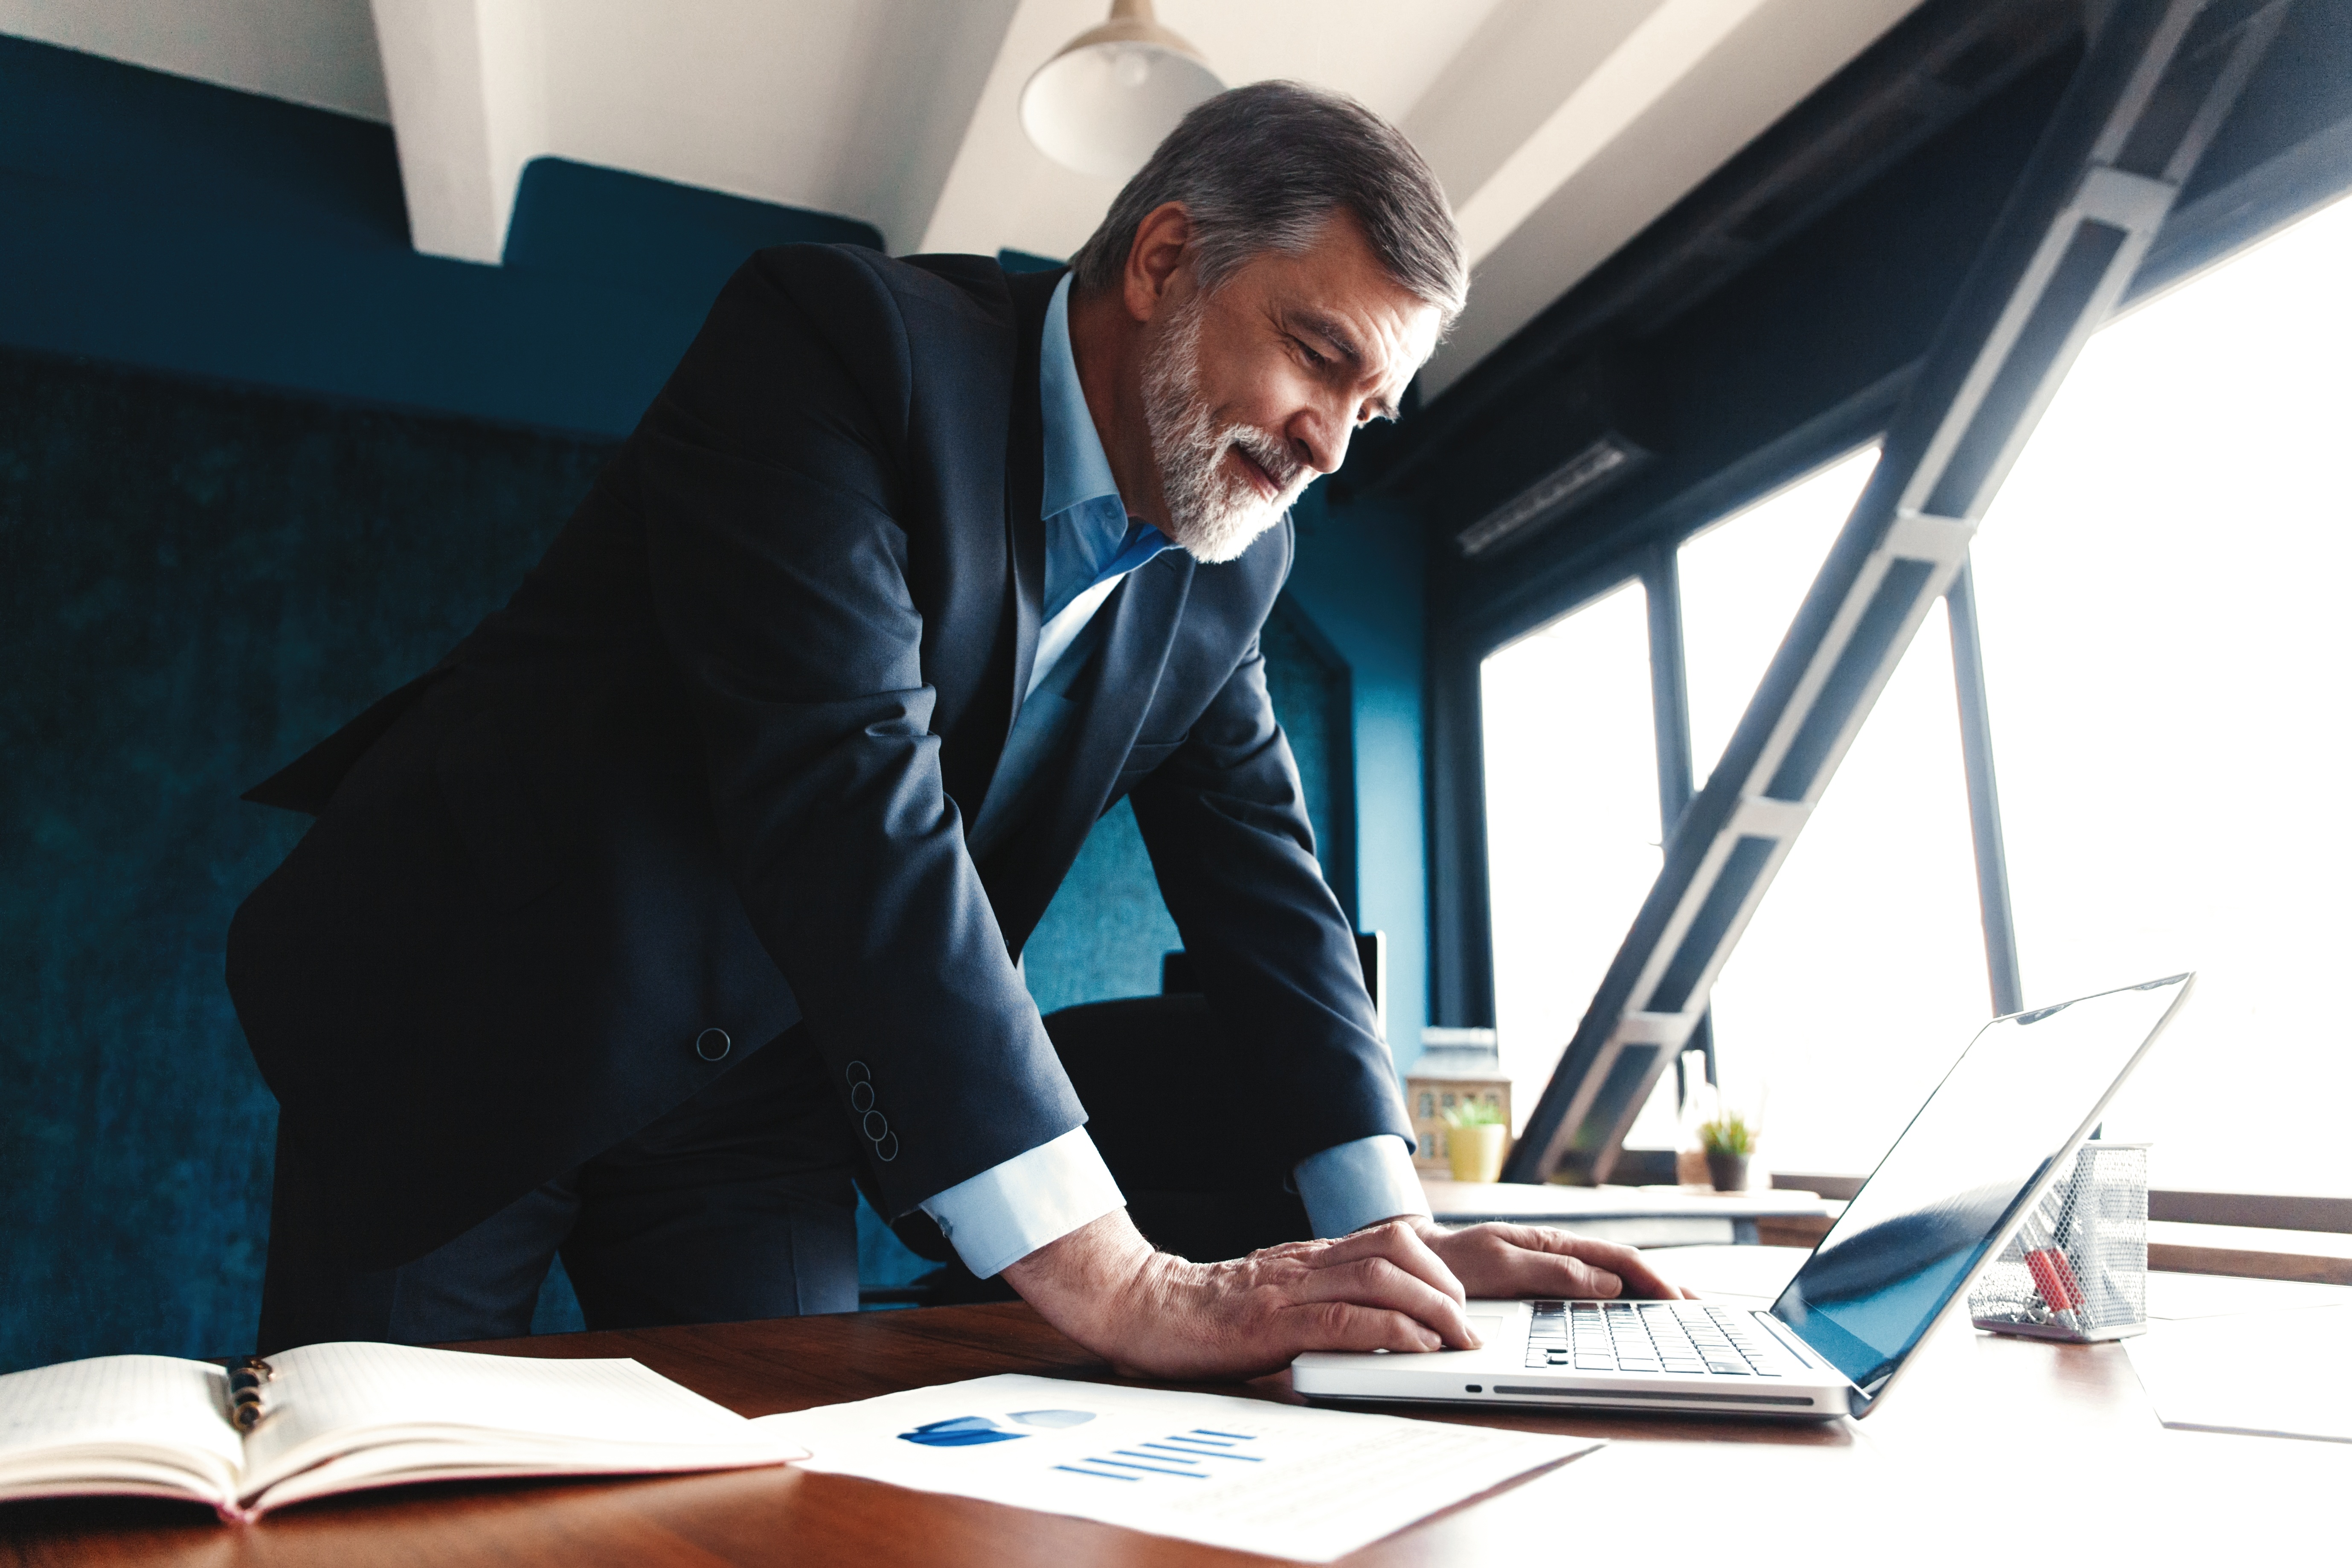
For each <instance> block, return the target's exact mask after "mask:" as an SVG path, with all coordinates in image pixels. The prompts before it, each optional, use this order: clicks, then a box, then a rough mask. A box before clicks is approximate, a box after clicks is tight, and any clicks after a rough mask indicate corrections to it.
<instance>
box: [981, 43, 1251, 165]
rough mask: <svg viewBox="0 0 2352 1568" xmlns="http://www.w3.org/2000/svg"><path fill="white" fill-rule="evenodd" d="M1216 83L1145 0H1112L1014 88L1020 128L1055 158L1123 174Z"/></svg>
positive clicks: (1217, 87)
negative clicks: (1106, 15) (1098, 20)
mask: <svg viewBox="0 0 2352 1568" xmlns="http://www.w3.org/2000/svg"><path fill="white" fill-rule="evenodd" d="M1224 89H1225V84H1224V83H1223V81H1221V80H1219V79H1218V78H1217V73H1216V72H1215V71H1213V70H1211V69H1210V68H1209V62H1208V61H1206V60H1204V59H1202V58H1201V51H1200V50H1198V49H1196V48H1194V47H1192V45H1190V44H1188V43H1186V42H1185V41H1184V40H1183V39H1182V38H1181V37H1177V36H1176V35H1175V34H1174V33H1171V32H1170V31H1169V30H1168V29H1167V28H1165V27H1163V26H1160V24H1159V23H1158V22H1157V21H1155V20H1154V19H1153V18H1152V15H1151V5H1150V0H1117V3H1116V4H1114V5H1112V6H1111V13H1110V20H1108V22H1105V23H1104V24H1103V25H1102V26H1098V27H1089V28H1088V29H1087V31H1085V32H1083V33H1080V34H1079V35H1078V36H1077V37H1075V38H1072V39H1071V40H1070V41H1069V42H1068V43H1067V44H1066V45H1065V46H1063V48H1062V51H1061V53H1059V54H1057V55H1055V57H1054V58H1052V59H1050V60H1047V61H1046V62H1045V64H1044V65H1042V66H1040V67H1038V68H1037V72H1036V74H1035V75H1034V76H1032V77H1031V78H1030V79H1029V83H1028V85H1027V86H1026V87H1024V88H1023V89H1021V128H1022V129H1023V130H1024V131H1026V132H1028V133H1029V140H1030V141H1032V142H1035V143H1036V144H1037V148H1038V151H1040V152H1042V153H1045V155H1046V156H1047V157H1049V158H1051V159H1053V160H1054V161H1055V163H1060V164H1062V165H1064V166H1065V167H1066V168H1071V169H1076V170H1077V171H1078V172H1079V173H1080V174H1099V175H1102V176H1104V177H1106V178H1108V179H1114V180H1124V179H1126V178H1127V177H1128V176H1129V174H1134V173H1135V172H1136V171H1137V170H1138V169H1140V168H1141V167H1143V164H1144V161H1145V160H1146V159H1148V158H1150V156H1151V150H1152V149H1153V148H1155V147H1157V146H1159V145H1160V140H1161V139H1162V138H1163V137H1165V136H1166V135H1167V134H1168V133H1169V132H1171V131H1173V130H1175V129H1176V122H1177V121H1180V120H1181V119H1183V118H1184V115H1185V113H1186V111H1187V110H1191V109H1192V107H1193V106H1194V105H1195V104H1198V103H1201V102H1202V101H1203V100H1207V99H1211V98H1214V97H1215V96H1216V95H1217V94H1218V93H1220V92H1223V90H1224Z"/></svg>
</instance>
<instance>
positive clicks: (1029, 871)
mask: <svg viewBox="0 0 2352 1568" xmlns="http://www.w3.org/2000/svg"><path fill="white" fill-rule="evenodd" d="M1193 571H1194V562H1193V560H1192V557H1191V556H1190V555H1187V554H1185V553H1184V552H1182V551H1181V550H1171V551H1169V552H1166V553H1164V554H1162V555H1161V556H1160V557H1159V558H1158V559H1157V560H1155V561H1153V562H1152V563H1150V565H1148V566H1144V567H1141V568H1139V569H1138V570H1137V571H1135V572H1133V573H1130V574H1129V575H1128V578H1127V580H1126V581H1125V582H1123V583H1121V584H1119V585H1118V590H1117V591H1116V592H1114V593H1113V594H1112V595H1111V596H1110V598H1109V600H1108V602H1107V603H1105V604H1104V605H1103V607H1102V608H1101V610H1099V611H1098V612H1097V617H1098V619H1099V620H1100V621H1101V623H1102V635H1101V638H1100V641H1099V642H1098V643H1097V646H1096V649H1095V655H1094V658H1093V660H1092V661H1091V664H1090V667H1089V668H1088V669H1087V671H1086V673H1085V674H1083V675H1082V676H1080V678H1079V679H1078V682H1077V685H1076V687H1075V688H1073V689H1072V690H1071V692H1070V697H1071V700H1072V701H1074V702H1076V704H1077V705H1078V715H1077V720H1076V726H1075V729H1074V730H1073V732H1072V734H1071V737H1070V741H1069V743H1068V745H1067V747H1066V750H1065V751H1064V752H1063V753H1062V757H1061V759H1060V764H1059V765H1058V766H1056V767H1054V768H1052V769H1050V770H1049V771H1048V772H1047V773H1045V774H1043V775H1041V776H1040V777H1039V778H1038V779H1037V780H1036V786H1035V787H1036V788H1037V791H1038V802H1037V805H1036V806H1035V808H1034V809H1033V810H1031V811H1029V812H1027V813H1025V814H1024V819H1023V821H1022V824H1021V826H1019V827H1017V828H1015V829H1014V830H1013V833H1012V835H1011V836H1010V837H1008V838H1007V839H1006V841H1005V842H1004V843H1003V845H1002V846H1001V847H999V848H998V849H997V850H996V851H995V853H994V854H992V855H991V856H990V858H989V859H990V868H991V869H992V870H997V871H999V872H1001V874H1002V875H1003V878H1004V879H1005V881H1006V884H1007V891H1008V893H1011V892H1013V889H1016V888H1017V889H1019V893H1016V894H1015V895H1014V896H1013V897H1012V898H1000V899H998V900H995V901H996V905H997V908H998V910H999V911H1000V913H1001V914H1003V915H1011V914H1012V913H1013V910H1031V911H1032V912H1033V913H1034V912H1040V911H1042V910H1044V908H1045V900H1046V898H1049V897H1050V896H1051V895H1052V890H1053V889H1054V888H1055V886H1056V885H1058V884H1059V883H1060V881H1061V879H1062V876H1063V873H1064V872H1066V871H1067V870H1068V869H1069V867H1070V862H1071V861H1072V860H1074V859H1075V858H1076V857H1077V853H1078V849H1079V847H1080V846H1081V845H1083V844H1084V843H1085V842H1086V837H1087V831H1088V830H1089V829H1091V828H1092V827H1093V826H1094V824H1095V820H1096V818H1097V817H1098V816H1101V814H1102V809H1103V803H1104V801H1105V800H1106V799H1107V798H1108V795H1109V794H1110V789H1111V785H1112V784H1114V783H1115V782H1116V781H1117V779H1118V770H1119V767H1120V765H1121V764H1122V763H1125V762H1126V760H1127V754H1128V752H1129V751H1130V750H1131V749H1132V748H1133V747H1134V745H1135V739H1136V735H1137V733H1138V731H1140V730H1141V728H1142V726H1143V718H1144V714H1145V713H1146V712H1147V711H1149V710H1150V707H1151V700H1152V698H1153V697H1154V696H1156V695H1158V692H1159V689H1160V672H1161V670H1162V669H1163V668H1165V667H1166V666H1167V663H1168V653H1169V649H1170V648H1171V647H1173V646H1174V645H1175V641H1176V627H1177V623H1178V622H1180V621H1181V619H1182V618H1183V615H1184V605H1185V603H1186V601H1187V600H1188V599H1189V598H1190V596H1191V595H1192V574H1193ZM992 880H993V879H992ZM1024 894H1025V895H1026V896H1025V897H1024V896H1021V895H1024ZM1026 934H1027V932H1026V931H1022V932H1021V933H1019V936H1015V933H1014V932H1013V931H1011V930H1009V929H1008V931H1006V935H1007V936H1008V937H1013V938H1014V940H1016V941H1017V940H1020V938H1021V937H1025V936H1026Z"/></svg>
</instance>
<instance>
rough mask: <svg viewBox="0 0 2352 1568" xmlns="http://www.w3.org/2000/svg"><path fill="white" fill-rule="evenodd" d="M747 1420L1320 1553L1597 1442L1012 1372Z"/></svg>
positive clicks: (1028, 1499) (1231, 1540)
mask: <svg viewBox="0 0 2352 1568" xmlns="http://www.w3.org/2000/svg"><path fill="white" fill-rule="evenodd" d="M752 1425H753V1426H759V1427H772V1428H773V1429H775V1430H776V1431H777V1432H778V1433H779V1434H780V1435H782V1436H786V1437H788V1438H789V1439H790V1440H791V1441H793V1442H794V1443H797V1444H800V1445H801V1446H802V1447H806V1448H808V1449H810V1450H812V1451H813V1452H814V1455H815V1458H812V1459H810V1460H808V1461H806V1462H805V1463H804V1464H803V1466H802V1468H803V1469H810V1470H824V1471H830V1472H832V1473H835V1474H837V1475H846V1476H862V1477H865V1478H866V1479H869V1480H877V1481H888V1482H890V1483H892V1484H893V1485H896V1486H902V1487H912V1488H914V1489H917V1490H919V1491H929V1492H948V1493H951V1494H953V1495H955V1496H958V1497H970V1498H980V1499H982V1500H986V1501H989V1502H1001V1503H1009V1504H1012V1505H1013V1506H1014V1507H1016V1508H1031V1509H1036V1510H1040V1511H1042V1512H1045V1513H1060V1514H1070V1515H1074V1516H1075V1517H1076V1518H1079V1519H1091V1520H1097V1521H1101V1522H1103V1523H1105V1524H1117V1525H1124V1526H1125V1527H1127V1528H1128V1529H1129V1530H1140V1531H1150V1533H1152V1534H1155V1535H1171V1536H1174V1537H1176V1538H1178V1539H1179V1540H1182V1541H1197V1542H1202V1544H1204V1545H1209V1546H1224V1547H1232V1548H1236V1549H1238V1550H1241V1551H1244V1552H1262V1553H1265V1555H1268V1556H1273V1557H1289V1558H1295V1559H1297V1560H1299V1561H1301V1562H1307V1563H1328V1562H1330V1561H1331V1560H1332V1559H1333V1558H1336V1557H1341V1556H1344V1555H1346V1554H1347V1553H1348V1552H1353V1551H1355V1550H1356V1549H1357V1548H1358V1547H1360V1546H1363V1545H1366V1544H1369V1543H1370V1542H1374V1541H1378V1540H1379V1539H1381V1537H1382V1536H1384V1535H1388V1534H1391V1533H1392V1532H1394V1531H1399V1530H1402V1529H1403V1528H1404V1527H1405V1526H1406V1525H1408V1524H1411V1523H1412V1522H1413V1521H1415V1520H1418V1519H1423V1518H1425V1517H1427V1516H1428V1515H1430V1514H1432V1513H1434V1512H1436V1511H1437V1510H1440V1509H1443V1508H1446V1507H1449V1506H1451V1505H1452V1504H1454V1503H1457V1502H1460V1501H1462V1500H1464V1499H1465V1498H1471V1497H1475V1496H1477V1495H1478V1494H1479V1493H1480V1492H1483V1491H1486V1490H1487V1489H1490V1488H1493V1487H1496V1486H1499V1485H1501V1484H1502V1483H1503V1482H1505V1481H1507V1480H1510V1479H1514V1478H1515V1477H1518V1476H1523V1475H1525V1474H1527V1473H1528V1471H1530V1470H1536V1469H1540V1468H1545V1467H1547V1466H1549V1465H1553V1464H1556V1463H1558V1462H1559V1461H1560V1460H1563V1459H1569V1458H1575V1457H1576V1456H1577V1455H1580V1454H1583V1453H1588V1452H1590V1451H1591V1450H1592V1449H1594V1448H1597V1447H1600V1446H1601V1443H1600V1440H1599V1439H1597V1438H1591V1437H1567V1436H1538V1435H1536V1434H1531V1433H1525V1432H1495V1431H1488V1430H1486V1429H1485V1428H1483V1427H1476V1426H1450V1425H1444V1424H1441V1423H1438V1422H1433V1421H1412V1420H1407V1419H1404V1418H1402V1417H1400V1416H1395V1415H1360V1414H1357V1413H1355V1412H1352V1411H1338V1410H1314V1409H1305V1408H1301V1407H1299V1406H1297V1405H1270V1404H1267V1403H1265V1401H1262V1400H1255V1399H1242V1398H1236V1397H1234V1396H1231V1395H1226V1394H1166V1393H1161V1392H1159V1391H1157V1390H1153V1389H1142V1388H1117V1387H1112V1386H1110V1385H1108V1384H1098V1383H1066V1382H1063V1381H1061V1380H1059V1379H1056V1378H1047V1377H1025V1376H1019V1375H1013V1374H1006V1375H1003V1376H998V1377H982V1378H976V1379H974V1380H972V1381H971V1382H969V1383H953V1384H946V1385H944V1386H941V1387H939V1388H919V1389H913V1390H910V1391H908V1392H907V1393H905V1394H885V1395H883V1396H882V1397H881V1398H878V1399H866V1400H860V1401H858V1402H857V1403H856V1404H853V1405H827V1406H824V1407H822V1408H820V1409H815V1410H802V1411H795V1412H793V1413H791V1414H789V1415H766V1416H762V1417H761V1418H760V1419H759V1420H758V1421H755V1422H753V1423H752Z"/></svg>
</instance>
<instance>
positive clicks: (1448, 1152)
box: [1445, 1121, 1511, 1182]
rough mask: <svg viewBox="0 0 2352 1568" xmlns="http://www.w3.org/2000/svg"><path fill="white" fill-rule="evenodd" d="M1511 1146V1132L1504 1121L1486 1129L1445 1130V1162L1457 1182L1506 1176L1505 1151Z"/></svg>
mask: <svg viewBox="0 0 2352 1568" xmlns="http://www.w3.org/2000/svg"><path fill="white" fill-rule="evenodd" d="M1510 1144H1511V1130H1510V1129H1509V1128H1507V1127H1506V1126H1504V1125H1503V1124H1502V1123H1501V1122H1499V1121H1497V1122H1494V1123H1492V1124H1490V1125H1488V1126H1485V1127H1449V1128H1447V1129H1446V1130H1445V1161H1446V1163H1447V1164H1449V1165H1451V1166H1453V1167H1454V1180H1455V1181H1457V1182H1491V1181H1493V1180H1495V1179H1496V1177H1497V1176H1500V1175H1501V1174H1502V1173H1503V1152H1504V1151H1505V1150H1507V1149H1508V1148H1509V1147H1510Z"/></svg>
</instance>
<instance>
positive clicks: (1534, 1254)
mask: <svg viewBox="0 0 2352 1568" xmlns="http://www.w3.org/2000/svg"><path fill="white" fill-rule="evenodd" d="M1004 1278H1005V1280H1006V1282H1007V1283H1008V1284H1010V1285H1011V1286H1012V1287H1013V1289H1016V1290H1018V1291H1020V1292H1021V1294H1022V1296H1023V1298H1024V1299H1025V1300H1027V1301H1028V1302H1029V1304H1030V1305H1031V1306H1034V1307H1035V1308H1036V1309H1037V1310H1038V1311H1039V1312H1041V1313H1043V1314H1044V1315H1045V1321H1048V1322H1050V1323H1052V1324H1053V1325H1054V1326H1055V1328H1057V1329H1059V1330H1061V1331H1062V1332H1064V1333H1066V1334H1067V1335H1069V1336H1070V1338H1072V1339H1074V1340H1076V1341H1077V1342H1078V1343H1080V1344H1082V1345H1084V1346H1086V1347H1087V1349H1088V1350H1090V1351H1093V1352H1096V1353H1097V1354H1098V1355H1101V1356H1103V1357H1105V1358H1106V1359H1108V1361H1109V1362H1110V1363H1111V1364H1112V1365H1113V1366H1115V1367H1117V1368H1118V1370H1119V1371H1120V1372H1121V1373H1127V1374H1129V1375H1131V1376H1150V1377H1171V1378H1213V1377H1253V1376H1255V1375H1257V1374H1258V1373H1266V1372H1273V1371H1275V1370H1276V1369H1278V1368H1279V1367H1281V1366H1283V1365H1284V1364H1285V1363H1287V1362H1288V1361H1289V1360H1290V1359H1291V1357H1293V1356H1295V1355H1297V1354H1298V1353H1299V1352H1302V1351H1371V1350H1385V1351H1434V1350H1449V1349H1450V1350H1475V1349H1476V1348H1477V1346H1478V1339H1477V1336H1476V1335H1475V1333H1473V1332H1472V1331H1471V1328H1470V1323H1469V1320H1468V1318H1467V1317H1466V1316H1465V1314H1464V1312H1463V1310H1462V1306H1463V1302H1464V1301H1465V1300H1466V1299H1467V1298H1468V1297H1471V1296H1479V1297H1486V1298H1494V1299H1499V1300H1510V1299H1512V1298H1515V1297H1528V1296H1539V1297H1555V1298H1559V1297H1603V1298H1606V1297H1612V1296H1619V1295H1625V1294H1632V1295H1637V1296H1649V1297H1655V1298H1662V1299H1664V1300H1679V1299H1681V1298H1683V1297H1684V1296H1685V1295H1687V1294H1688V1292H1686V1291H1685V1290H1683V1289H1681V1288H1679V1287H1678V1286H1675V1285H1673V1284H1671V1283H1669V1282H1668V1281H1667V1280H1666V1279H1664V1277H1663V1276H1661V1275H1660V1274H1659V1273H1658V1272H1657V1271H1656V1270H1655V1269H1653V1268H1651V1267H1650V1266H1649V1265H1648V1264H1647V1263H1646V1262H1644V1261H1643V1258H1642V1255H1641V1254H1640V1253H1638V1252H1636V1251H1635V1250H1634V1249H1633V1248H1632V1247H1624V1246H1621V1245H1620V1244H1618V1243H1616V1242H1613V1241H1590V1240H1587V1239H1585V1238H1584V1237H1578V1236H1571V1235H1570V1234H1569V1233H1568V1232H1566V1231H1563V1230H1552V1229H1549V1228H1548V1227H1545V1226H1529V1225H1474V1226H1466V1227H1465V1228H1463V1229H1460V1230H1453V1229H1449V1228H1447V1227H1446V1226H1440V1225H1437V1224H1435V1223H1434V1222H1433V1221H1431V1220H1428V1219H1423V1218H1419V1217H1411V1218H1404V1219H1393V1220H1390V1221H1388V1222H1387V1223H1386V1224H1383V1225H1376V1226H1369V1227H1367V1228H1366V1229H1363V1230H1360V1231H1358V1232H1356V1233H1355V1234H1354V1235H1352V1236H1347V1237H1340V1238H1339V1239H1338V1240H1336V1241H1301V1242H1294V1243H1292V1244H1291V1245H1289V1246H1287V1247H1268V1248H1266V1249H1265V1251H1263V1252H1253V1253H1251V1254H1250V1255H1249V1256H1248V1257H1247V1258H1235V1259H1234V1261H1232V1262H1230V1263H1188V1262H1186V1261H1185V1260H1184V1259H1183V1258H1177V1257H1175V1256H1173V1255H1171V1254H1170V1253H1165V1252H1156V1251H1154V1250H1153V1249H1152V1247H1151V1244H1150V1242H1148V1241H1146V1240H1144V1239H1143V1237H1142V1235H1141V1234H1140V1233H1139V1232H1138V1231H1137V1230H1136V1228H1135V1225H1134V1222H1133V1221H1131V1220H1129V1218H1128V1216H1127V1211H1126V1210H1125V1209H1120V1210H1118V1211H1117V1212H1116V1213H1112V1214H1107V1215H1103V1217H1102V1218H1100V1219H1098V1220H1096V1221H1094V1222H1093V1223H1092V1224H1089V1225H1086V1226H1080V1227H1079V1228H1078V1229H1076V1230H1074V1231H1072V1232H1071V1233H1070V1234H1069V1235H1067V1236H1066V1237H1062V1238H1061V1240H1059V1241H1055V1242H1052V1243H1049V1244H1048V1245H1046V1246H1045V1247H1039V1248H1038V1249H1037V1250H1036V1251H1034V1252H1033V1253H1031V1254H1030V1255H1029V1256H1028V1257H1026V1258H1023V1259H1021V1261H1020V1262H1018V1263H1015V1264H1013V1266H1012V1267H1011V1268H1007V1269H1006V1270H1005V1271H1004Z"/></svg>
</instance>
